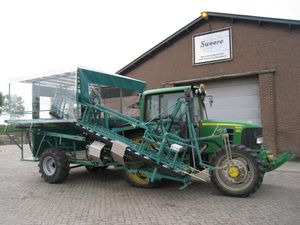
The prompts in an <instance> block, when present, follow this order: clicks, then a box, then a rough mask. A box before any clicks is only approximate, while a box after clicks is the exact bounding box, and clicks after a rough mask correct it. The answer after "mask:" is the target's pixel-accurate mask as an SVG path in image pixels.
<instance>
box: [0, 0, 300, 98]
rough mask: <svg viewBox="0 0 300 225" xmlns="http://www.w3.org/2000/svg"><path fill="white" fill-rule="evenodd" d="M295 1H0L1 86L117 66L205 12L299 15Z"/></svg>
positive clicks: (113, 69)
mask: <svg viewBox="0 0 300 225" xmlns="http://www.w3.org/2000/svg"><path fill="white" fill-rule="evenodd" d="M298 5H299V3H298V4H297V1H296V0H285V1H282V0H281V1H276V0H251V1H250V0H248V1H246V0H244V1H241V0H226V1H224V0H184V1H183V0H151V1H149V0H148V1H146V0H109V1H101V0H98V1H96V0H95V1H94V0H71V1H68V0H26V1H24V0H7V1H6V0H0V68H1V75H0V92H4V93H6V92H7V90H8V89H7V86H8V85H7V82H8V80H10V79H12V78H14V77H27V76H35V75H39V74H41V75H43V74H49V73H55V72H65V71H70V70H74V69H75V68H76V67H77V66H79V65H80V66H85V67H88V68H95V69H99V70H103V71H107V72H112V73H114V72H116V71H117V70H119V69H121V68H122V67H124V66H125V65H127V64H128V63H130V62H131V61H132V60H134V59H135V58H137V57H138V56H140V55H141V54H143V53H144V52H146V51H147V50H149V49H150V48H152V47H153V46H155V45H156V44H158V43H159V42H161V41H162V40H164V39H165V38H167V37H168V36H170V35H172V34H173V33H175V32H176V31H177V30H179V29H180V28H182V27H183V26H185V25H186V24H188V23H189V22H191V21H193V20H194V19H196V18H197V17H199V16H200V13H201V12H202V11H212V12H222V13H233V14H242V15H253V16H263V17H273V18H284V19H295V20H300V11H299V7H298Z"/></svg>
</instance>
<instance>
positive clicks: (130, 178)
mask: <svg viewBox="0 0 300 225" xmlns="http://www.w3.org/2000/svg"><path fill="white" fill-rule="evenodd" d="M142 136H143V134H141V133H136V134H131V135H130V136H129V137H128V138H130V139H131V140H133V141H134V142H136V143H141V142H142ZM125 158H126V159H125V161H126V162H136V161H138V159H136V158H132V157H130V158H128V157H125ZM147 167H148V166H147V165H146V164H144V163H140V162H137V163H136V164H135V165H134V166H133V167H132V168H133V169H138V168H140V169H146V168H147ZM123 176H124V178H125V180H126V181H127V183H128V184H130V185H131V186H133V187H137V188H155V187H158V186H159V185H160V183H161V182H160V181H154V182H151V181H150V178H148V177H147V176H146V174H144V173H143V172H137V173H131V172H128V171H127V170H126V169H125V171H124V173H123Z"/></svg>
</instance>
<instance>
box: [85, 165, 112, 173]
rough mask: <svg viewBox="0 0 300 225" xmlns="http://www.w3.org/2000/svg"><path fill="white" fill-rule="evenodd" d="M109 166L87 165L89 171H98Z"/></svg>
mask: <svg viewBox="0 0 300 225" xmlns="http://www.w3.org/2000/svg"><path fill="white" fill-rule="evenodd" d="M107 167H108V166H98V167H97V166H85V168H86V169H87V170H88V171H89V172H97V171H98V170H99V169H101V170H105V169H107Z"/></svg>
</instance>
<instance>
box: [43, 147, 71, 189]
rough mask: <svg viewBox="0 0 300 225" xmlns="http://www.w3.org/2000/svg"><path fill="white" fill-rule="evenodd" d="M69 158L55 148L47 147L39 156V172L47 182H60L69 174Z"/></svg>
mask: <svg viewBox="0 0 300 225" xmlns="http://www.w3.org/2000/svg"><path fill="white" fill-rule="evenodd" d="M69 164H70V162H69V160H68V157H67V156H66V154H65V153H64V152H63V151H62V150H60V149H56V148H48V149H46V150H45V151H44V153H43V154H42V155H41V157H40V162H39V168H40V170H39V172H40V173H41V175H42V178H44V180H45V181H46V182H48V183H51V184H56V183H62V182H63V181H64V180H65V179H66V178H67V176H68V175H69V170H70V168H69Z"/></svg>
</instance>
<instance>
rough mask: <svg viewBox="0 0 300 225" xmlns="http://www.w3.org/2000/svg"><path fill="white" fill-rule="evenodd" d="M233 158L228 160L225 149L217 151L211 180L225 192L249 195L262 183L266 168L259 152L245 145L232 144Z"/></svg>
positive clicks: (229, 194) (230, 194)
mask: <svg viewBox="0 0 300 225" xmlns="http://www.w3.org/2000/svg"><path fill="white" fill-rule="evenodd" d="M231 154H232V160H228V158H227V155H226V151H225V149H221V150H220V151H217V152H216V154H215V155H214V156H213V158H212V161H211V163H212V165H214V166H215V167H216V169H215V170H212V171H211V181H212V183H213V184H214V186H215V187H216V188H217V189H218V190H219V191H220V192H222V193H223V194H225V195H228V196H234V197H247V196H249V195H250V194H252V193H254V192H255V191H256V190H257V189H258V188H259V187H260V185H261V183H262V181H263V177H264V169H263V167H262V164H261V161H260V159H259V158H258V156H257V154H256V153H255V152H254V151H253V150H251V149H250V148H248V147H246V146H243V145H233V146H231Z"/></svg>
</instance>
